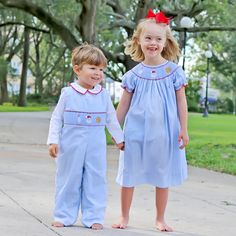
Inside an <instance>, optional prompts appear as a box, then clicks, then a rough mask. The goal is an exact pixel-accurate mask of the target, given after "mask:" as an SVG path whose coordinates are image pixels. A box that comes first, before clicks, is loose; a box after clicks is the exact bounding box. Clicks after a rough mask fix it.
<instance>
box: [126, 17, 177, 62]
mask: <svg viewBox="0 0 236 236" xmlns="http://www.w3.org/2000/svg"><path fill="white" fill-rule="evenodd" d="M147 22H153V23H156V21H155V19H142V20H141V21H140V22H139V24H138V25H137V28H136V30H135V31H134V33H133V36H132V38H131V39H130V40H128V41H127V42H126V44H125V54H126V55H130V56H131V58H132V59H133V60H134V61H137V62H141V61H143V60H144V59H145V58H144V54H143V51H142V49H141V46H140V44H139V43H138V41H139V38H140V35H141V33H142V31H143V29H144V28H145V27H146V23H147ZM156 24H158V23H156ZM161 24H162V25H163V23H161ZM165 29H166V44H165V47H164V48H163V51H162V52H161V55H162V57H164V58H165V59H167V60H170V61H177V58H178V56H179V55H180V48H179V45H178V43H177V41H176V39H175V38H174V36H173V35H172V32H171V29H170V27H169V25H165Z"/></svg>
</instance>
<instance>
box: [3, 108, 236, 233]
mask: <svg viewBox="0 0 236 236" xmlns="http://www.w3.org/2000/svg"><path fill="white" fill-rule="evenodd" d="M49 118H50V113H49V112H35V113H0V235H1V236H39V235H40V236H56V235H60V236H79V235H82V236H90V235H95V236H97V235H103V236H110V235H111V236H119V235H120V236H146V235H147V236H148V235H151V236H152V235H163V234H167V235H180V236H187V235H189V236H208V235H209V236H210V235H212V236H218V235H219V236H222V235H227V236H234V235H236V177H235V176H230V175H225V174H220V173H216V172H213V171H207V170H205V169H199V168H193V167H190V168H189V178H188V180H187V181H186V182H185V183H184V184H183V185H182V186H180V187H176V188H172V189H171V191H170V198H169V203H168V208H167V212H166V213H167V214H166V217H167V221H168V223H169V224H170V225H171V226H172V227H174V228H175V232H173V233H161V232H159V231H157V230H155V228H154V218H155V207H154V189H153V188H152V187H150V186H140V187H137V189H136V190H135V195H134V202H133V206H132V212H131V220H130V226H129V228H128V229H126V230H113V229H111V224H112V223H115V222H117V219H118V216H119V186H118V185H117V184H115V176H116V171H117V162H118V151H117V150H116V148H115V147H113V146H110V147H108V184H109V202H108V208H107V214H106V220H105V228H104V230H102V231H97V232H96V231H92V230H89V229H85V228H83V227H82V226H81V224H80V222H79V221H78V224H77V225H76V226H74V227H68V228H62V229H56V228H53V227H51V226H50V223H51V221H52V209H53V204H54V203H53V198H54V174H55V163H54V161H53V160H52V159H50V158H49V156H48V154H47V146H46V145H45V142H46V137H47V130H48V125H49Z"/></svg>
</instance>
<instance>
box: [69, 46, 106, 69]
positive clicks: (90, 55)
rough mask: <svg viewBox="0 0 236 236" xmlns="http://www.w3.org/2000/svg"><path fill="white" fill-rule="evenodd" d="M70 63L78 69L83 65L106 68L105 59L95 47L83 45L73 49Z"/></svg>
mask: <svg viewBox="0 0 236 236" xmlns="http://www.w3.org/2000/svg"><path fill="white" fill-rule="evenodd" d="M71 63H72V66H75V65H78V66H79V67H80V68H81V67H82V66H83V65H84V64H89V65H95V66H100V65H102V66H104V67H107V58H106V57H105V56H104V54H103V52H102V51H101V50H100V49H99V48H97V47H96V46H94V45H92V44H87V43H84V44H82V45H80V46H78V47H76V48H74V49H73V51H72V59H71Z"/></svg>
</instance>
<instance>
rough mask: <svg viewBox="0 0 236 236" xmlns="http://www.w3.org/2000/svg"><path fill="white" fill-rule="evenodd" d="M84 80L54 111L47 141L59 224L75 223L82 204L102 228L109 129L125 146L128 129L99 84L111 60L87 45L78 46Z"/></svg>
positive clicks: (86, 217) (92, 223) (87, 217)
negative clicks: (54, 161) (53, 160)
mask: <svg viewBox="0 0 236 236" xmlns="http://www.w3.org/2000/svg"><path fill="white" fill-rule="evenodd" d="M72 65H73V70H74V72H75V74H76V75H77V77H78V80H77V81H76V82H74V83H72V84H70V87H67V88H64V89H63V90H62V94H61V96H60V99H59V102H58V104H57V106H56V108H55V110H54V112H53V114H52V118H51V122H50V129H49V135H48V141H47V143H48V144H49V145H50V146H49V154H50V155H51V156H52V157H53V158H56V157H57V173H56V197H55V210H54V222H53V223H52V225H53V226H55V227H64V226H69V225H73V224H74V223H75V222H76V220H77V216H78V211H79V209H80V208H81V212H82V223H83V224H84V225H85V226H86V227H90V228H92V229H95V230H96V229H102V228H103V226H102V224H103V221H104V214H105V207H106V137H105V132H104V127H105V126H106V127H107V128H108V131H109V132H110V133H111V134H112V136H113V138H114V140H115V141H116V143H117V144H118V145H117V146H118V148H120V149H122V148H123V147H124V144H123V133H122V130H121V128H120V125H119V122H118V120H117V118H116V112H115V109H114V107H113V105H112V102H111V99H110V96H109V94H108V93H107V91H106V90H104V89H103V88H102V87H101V85H99V83H100V82H101V81H102V79H103V70H104V69H105V67H106V65H107V60H106V58H105V56H104V55H103V53H102V52H101V50H99V49H98V48H96V47H94V46H92V45H87V44H84V45H82V46H80V47H77V48H75V49H74V50H73V54H72Z"/></svg>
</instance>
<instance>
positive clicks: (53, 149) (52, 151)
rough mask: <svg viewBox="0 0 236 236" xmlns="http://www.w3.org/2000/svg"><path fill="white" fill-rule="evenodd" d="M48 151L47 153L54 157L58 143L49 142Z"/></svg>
mask: <svg viewBox="0 0 236 236" xmlns="http://www.w3.org/2000/svg"><path fill="white" fill-rule="evenodd" d="M48 151H49V155H50V156H51V157H52V158H56V157H57V153H58V145H57V144H55V143H52V144H50V145H49V149H48Z"/></svg>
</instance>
